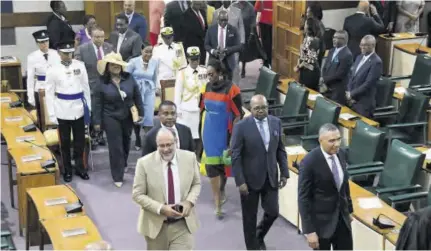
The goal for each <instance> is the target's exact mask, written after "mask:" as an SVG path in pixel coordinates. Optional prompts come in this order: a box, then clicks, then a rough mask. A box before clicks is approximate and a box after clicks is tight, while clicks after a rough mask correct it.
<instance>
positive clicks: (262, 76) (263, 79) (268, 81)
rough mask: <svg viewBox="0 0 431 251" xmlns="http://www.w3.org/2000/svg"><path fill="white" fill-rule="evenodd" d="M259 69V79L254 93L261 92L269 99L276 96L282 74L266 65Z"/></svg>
mask: <svg viewBox="0 0 431 251" xmlns="http://www.w3.org/2000/svg"><path fill="white" fill-rule="evenodd" d="M259 71H260V73H259V78H258V79H257V84H256V90H255V93H254V94H255V95H256V94H261V95H263V96H265V97H266V98H267V99H269V98H276V96H277V94H276V93H277V84H278V80H279V78H280V76H279V75H278V74H277V73H276V72H274V71H272V70H270V69H269V68H267V67H265V66H262V67H261V68H260V69H259Z"/></svg>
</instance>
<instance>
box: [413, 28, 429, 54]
mask: <svg viewBox="0 0 431 251" xmlns="http://www.w3.org/2000/svg"><path fill="white" fill-rule="evenodd" d="M416 34H419V35H416ZM415 35H416V36H423V33H415ZM425 35H426V34H425ZM425 39H427V37H424V38H423V39H422V41H421V42H420V43H419V45H418V48H416V50H415V52H416V54H428V52H427V51H424V50H421V49H420V48H421V45H422V43H423V42H424V41H425Z"/></svg>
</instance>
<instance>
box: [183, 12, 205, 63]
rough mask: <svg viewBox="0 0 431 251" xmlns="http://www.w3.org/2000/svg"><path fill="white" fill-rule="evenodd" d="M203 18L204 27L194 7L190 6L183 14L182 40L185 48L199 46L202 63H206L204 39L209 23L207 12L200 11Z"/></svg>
mask: <svg viewBox="0 0 431 251" xmlns="http://www.w3.org/2000/svg"><path fill="white" fill-rule="evenodd" d="M199 12H200V14H201V15H202V18H203V23H204V26H205V27H204V28H202V25H201V23H200V22H199V19H198V16H196V14H195V12H194V11H193V9H192V8H188V9H187V10H186V11H185V12H184V14H183V17H182V19H183V23H182V25H181V34H182V36H183V38H182V41H183V44H184V50H187V48H189V47H190V46H198V47H199V49H200V51H201V52H202V53H201V64H204V62H205V57H206V54H205V53H203V52H204V50H205V47H204V40H205V34H206V31H207V29H208V23H207V20H206V13H205V12H204V11H201V10H200V11H199Z"/></svg>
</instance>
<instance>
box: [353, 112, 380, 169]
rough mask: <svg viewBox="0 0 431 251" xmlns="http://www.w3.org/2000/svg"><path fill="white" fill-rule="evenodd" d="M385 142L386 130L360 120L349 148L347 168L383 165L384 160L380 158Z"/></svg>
mask: <svg viewBox="0 0 431 251" xmlns="http://www.w3.org/2000/svg"><path fill="white" fill-rule="evenodd" d="M384 143H385V133H384V132H382V131H380V130H379V129H377V128H375V127H373V126H370V125H368V124H367V123H365V122H363V121H362V120H358V121H357V122H356V127H355V129H354V130H353V133H352V138H351V141H350V144H349V148H348V149H347V163H348V165H347V169H349V168H353V169H354V168H358V167H362V166H367V167H370V166H381V165H383V162H381V161H379V160H380V157H381V155H382V151H383V149H384Z"/></svg>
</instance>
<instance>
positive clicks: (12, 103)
mask: <svg viewBox="0 0 431 251" xmlns="http://www.w3.org/2000/svg"><path fill="white" fill-rule="evenodd" d="M22 104H23V103H22V101H21V100H17V101H15V102H11V103H9V108H17V107H22Z"/></svg>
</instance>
